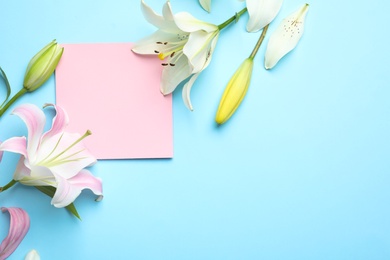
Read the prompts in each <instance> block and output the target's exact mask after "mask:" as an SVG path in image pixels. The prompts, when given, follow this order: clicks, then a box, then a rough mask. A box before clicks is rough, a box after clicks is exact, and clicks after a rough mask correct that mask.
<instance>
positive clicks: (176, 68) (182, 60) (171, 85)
mask: <svg viewBox="0 0 390 260" xmlns="http://www.w3.org/2000/svg"><path fill="white" fill-rule="evenodd" d="M141 10H142V12H143V14H144V16H145V19H146V20H147V21H148V22H149V23H151V24H153V25H154V26H156V27H157V28H158V30H157V31H156V32H155V33H153V34H152V35H150V36H148V37H146V38H144V39H142V40H140V41H138V42H137V43H136V44H135V46H134V47H133V49H132V50H133V51H134V52H135V53H138V54H150V55H158V57H159V58H160V59H165V58H166V57H168V59H167V60H166V61H165V62H164V63H162V65H163V66H164V69H163V73H162V80H161V89H160V90H161V92H162V93H163V94H164V95H167V94H170V93H171V92H173V91H174V90H175V88H176V86H177V85H179V84H180V83H181V82H182V81H183V80H185V79H186V78H188V77H189V76H190V75H191V72H192V71H191V68H190V66H189V64H188V59H187V57H186V56H185V55H183V47H184V44H186V43H187V41H188V37H189V34H188V33H185V32H183V31H182V30H180V29H179V28H178V27H177V26H176V23H175V21H174V19H173V13H172V10H171V5H170V3H169V1H167V2H166V3H165V4H164V6H163V12H162V15H158V14H157V13H155V12H154V11H153V10H152V9H151V8H150V7H149V6H148V5H146V4H145V2H144V1H143V0H142V1H141Z"/></svg>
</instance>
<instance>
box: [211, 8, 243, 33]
mask: <svg viewBox="0 0 390 260" xmlns="http://www.w3.org/2000/svg"><path fill="white" fill-rule="evenodd" d="M246 11H247V9H246V7H245V8H244V9H242V10H241V11H239V12H238V13H236V14H235V15H233V16H232V17H230V18H229V19H227V20H226V21H225V22H223V23H221V24H220V25H218V28H219V30H222V29H223V28H225V27H226V26H228V25H229V24H231V23H232V22H234V21H238V19H239V18H240V16H241V15H243V14H245V13H246Z"/></svg>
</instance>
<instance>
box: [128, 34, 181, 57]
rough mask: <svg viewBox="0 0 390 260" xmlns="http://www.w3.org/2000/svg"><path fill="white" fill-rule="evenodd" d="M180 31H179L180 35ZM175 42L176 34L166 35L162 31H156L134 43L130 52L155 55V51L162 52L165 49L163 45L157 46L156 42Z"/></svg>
mask: <svg viewBox="0 0 390 260" xmlns="http://www.w3.org/2000/svg"><path fill="white" fill-rule="evenodd" d="M180 32H181V31H179V33H180ZM176 40H177V34H172V33H167V32H165V31H162V30H158V31H156V32H155V33H153V34H151V35H149V36H147V37H145V38H143V39H141V40H140V41H138V42H136V43H135V45H134V47H133V49H132V51H133V52H135V53H138V54H152V55H156V54H157V53H156V51H160V52H163V51H164V48H166V46H165V45H163V44H157V42H172V41H176Z"/></svg>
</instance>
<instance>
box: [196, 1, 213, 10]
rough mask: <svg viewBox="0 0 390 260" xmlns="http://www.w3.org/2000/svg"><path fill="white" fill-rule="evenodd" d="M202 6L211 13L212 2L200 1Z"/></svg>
mask: <svg viewBox="0 0 390 260" xmlns="http://www.w3.org/2000/svg"><path fill="white" fill-rule="evenodd" d="M199 3H200V5H201V6H202V7H203V9H204V10H206V11H207V12H209V13H210V11H211V0H199Z"/></svg>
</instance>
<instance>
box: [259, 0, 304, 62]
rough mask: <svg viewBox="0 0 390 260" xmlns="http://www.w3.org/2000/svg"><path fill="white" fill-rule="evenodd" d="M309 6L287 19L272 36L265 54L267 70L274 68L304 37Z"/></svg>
mask: <svg viewBox="0 0 390 260" xmlns="http://www.w3.org/2000/svg"><path fill="white" fill-rule="evenodd" d="M308 10H309V5H308V4H305V5H303V6H302V7H301V8H300V9H299V10H297V11H296V12H294V13H293V14H291V15H289V16H288V17H286V18H285V19H284V20H283V21H282V22H281V24H280V25H279V27H278V28H277V29H276V30H275V31H274V33H273V34H272V35H271V37H270V39H269V42H268V45H267V50H266V52H265V68H266V69H271V68H273V67H274V66H275V65H276V64H277V63H278V61H279V60H280V59H281V58H282V57H283V56H284V55H286V54H287V53H289V52H290V51H291V50H293V49H294V48H295V46H296V45H297V44H298V42H299V40H300V39H301V37H302V34H303V30H304V22H305V17H306V13H307V11H308Z"/></svg>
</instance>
